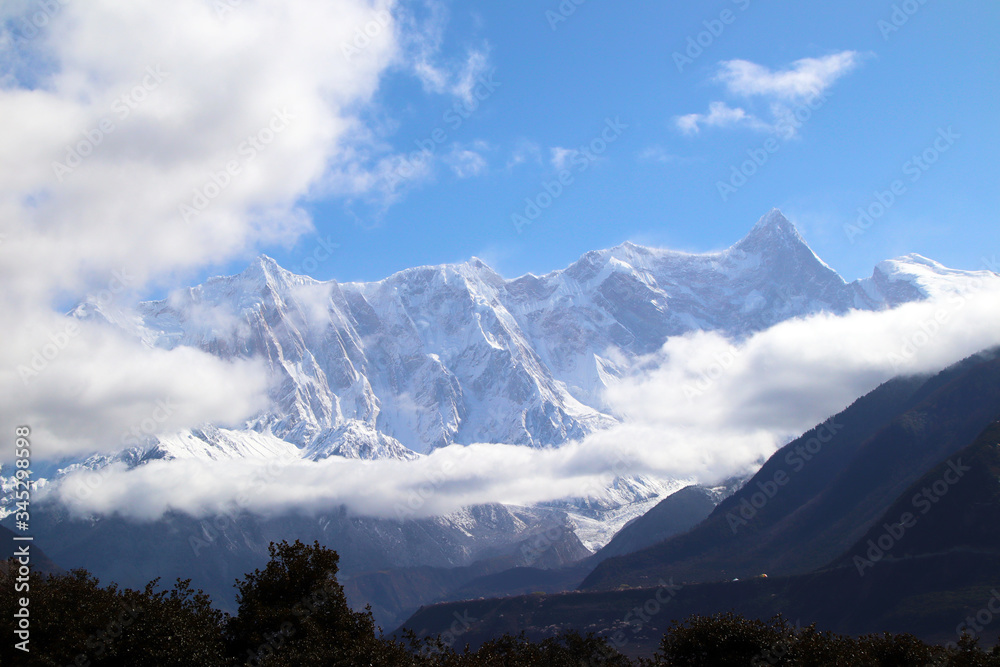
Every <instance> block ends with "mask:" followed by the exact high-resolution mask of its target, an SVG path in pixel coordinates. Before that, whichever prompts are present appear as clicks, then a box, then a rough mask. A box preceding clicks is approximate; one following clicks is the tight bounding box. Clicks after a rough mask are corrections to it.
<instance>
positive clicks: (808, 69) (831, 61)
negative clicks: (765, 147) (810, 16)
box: [674, 51, 861, 138]
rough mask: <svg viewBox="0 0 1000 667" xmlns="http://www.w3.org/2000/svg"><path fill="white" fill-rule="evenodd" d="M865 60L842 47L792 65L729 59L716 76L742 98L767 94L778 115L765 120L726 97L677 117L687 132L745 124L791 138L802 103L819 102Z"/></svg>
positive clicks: (774, 112)
mask: <svg viewBox="0 0 1000 667" xmlns="http://www.w3.org/2000/svg"><path fill="white" fill-rule="evenodd" d="M860 62H861V55H860V54H859V53H857V52H856V51H841V52H840V53H834V54H831V55H828V56H824V57H822V58H802V59H800V60H796V61H795V62H793V63H792V64H791V65H790V66H788V67H786V68H784V69H779V70H771V69H770V68H768V67H765V66H763V65H759V64H757V63H753V62H750V61H748V60H739V59H737V60H726V61H723V62H721V63H719V68H718V70H717V72H716V74H715V76H714V77H713V81H715V82H716V83H721V84H722V85H723V86H724V87H725V89H726V91H727V92H728V93H729V94H730V95H732V96H734V97H737V98H742V99H745V100H748V101H749V100H752V99H753V98H761V99H762V100H763V101H764V102H765V103H767V105H768V109H769V112H770V114H771V116H772V118H771V119H770V120H769V121H765V120H762V119H761V118H759V117H758V116H756V115H754V114H752V113H750V112H748V111H746V110H745V109H743V108H741V107H730V106H729V105H727V104H726V103H725V102H722V101H714V102H710V103H709V105H708V106H709V108H708V113H704V114H699V113H690V114H685V115H682V116H677V117H676V118H675V119H674V122H675V124H676V125H677V128H678V129H679V130H681V132H683V133H685V134H697V133H698V132H699V130H700V129H701V127H703V126H704V127H744V128H747V129H751V130H755V131H761V132H776V133H778V134H780V135H783V136H785V137H786V138H787V137H791V136H794V135H795V134H796V133H797V130H798V125H797V124H796V123H791V122H789V119H792V118H794V112H795V110H796V108H797V107H801V106H803V105H813V106H815V105H816V101H817V100H821V99H823V97H824V95H826V94H828V91H829V89H830V87H831V86H833V84H834V83H835V82H836V81H837V80H838V79H840V78H841V77H843V76H844V75H845V74H847V73H848V72H850V71H851V70H853V69H855V68H856V67H857V66H858V65H859V64H860Z"/></svg>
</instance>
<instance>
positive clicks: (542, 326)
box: [73, 209, 975, 463]
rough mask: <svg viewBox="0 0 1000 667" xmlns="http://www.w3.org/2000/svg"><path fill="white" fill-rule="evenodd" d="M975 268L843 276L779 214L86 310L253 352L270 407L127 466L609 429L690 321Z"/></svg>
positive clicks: (935, 282)
mask: <svg viewBox="0 0 1000 667" xmlns="http://www.w3.org/2000/svg"><path fill="white" fill-rule="evenodd" d="M974 275H975V274H973V273H970V272H963V271H953V270H950V269H947V268H945V267H943V266H941V265H940V264H937V263H935V262H932V261H930V260H927V259H925V258H923V257H920V256H918V255H910V256H906V257H902V258H899V259H896V260H891V261H887V262H883V263H881V264H879V265H878V267H876V269H875V271H874V273H873V275H872V276H871V277H870V278H868V279H865V280H861V281H855V282H853V283H847V282H845V281H844V280H843V279H842V278H841V277H840V276H839V275H838V274H837V273H836V272H835V271H834V270H833V269H831V268H830V267H829V266H827V265H826V264H825V263H824V262H822V261H821V260H820V259H819V258H818V257H817V256H816V255H815V253H813V252H812V250H811V249H810V248H809V247H808V245H807V244H806V243H805V241H804V240H803V239H802V237H801V236H800V235H799V233H798V231H797V230H796V229H795V227H794V225H792V223H791V222H789V221H788V220H787V219H786V218H785V217H784V216H783V215H782V214H781V213H780V212H779V211H778V210H776V209H775V210H772V211H771V212H770V213H768V214H767V215H765V216H764V217H762V218H761V219H760V221H759V222H758V223H757V224H756V225H755V226H754V227H753V229H752V230H751V232H750V233H749V234H748V235H747V236H746V238H744V239H743V240H741V241H739V242H738V243H736V244H735V245H733V246H732V247H730V248H728V249H726V250H723V251H721V252H715V253H706V254H690V253H683V252H676V251H671V250H663V249H656V248H648V247H643V246H638V245H635V244H632V243H624V244H622V245H619V246H617V247H615V248H611V249H609V250H601V251H594V252H590V253H587V254H586V255H584V256H583V257H581V258H580V259H579V260H578V261H577V262H575V263H573V264H572V265H570V266H569V267H567V268H566V269H563V270H560V271H554V272H552V273H549V274H547V275H543V276H534V275H530V274H529V275H525V276H522V277H520V278H516V279H513V280H505V279H504V278H502V277H501V276H500V275H498V274H497V273H496V272H495V271H493V270H492V269H491V268H490V267H489V266H487V265H486V264H485V263H483V262H482V261H480V260H479V259H475V258H474V259H472V260H470V261H468V262H465V263H463V264H455V265H442V266H430V267H418V268H413V269H408V270H405V271H401V272H399V273H397V274H395V275H392V276H390V277H388V278H386V279H384V280H381V281H378V282H373V283H338V282H336V281H327V282H319V281H316V280H313V279H312V278H309V277H306V276H299V275H295V274H292V273H290V272H288V271H286V270H284V269H282V268H281V267H280V266H278V264H277V263H276V262H275V261H274V260H273V259H271V258H269V257H267V256H260V257H258V258H257V259H256V260H255V261H254V262H253V263H252V264H251V265H250V266H249V267H248V268H247V269H246V270H245V271H243V272H242V273H240V274H238V275H234V276H228V277H217V278H211V279H209V280H208V281H207V282H205V283H204V284H203V285H199V286H197V287H192V288H189V289H185V290H181V291H178V292H175V293H173V294H171V296H170V297H169V298H167V299H164V300H160V301H150V302H145V303H141V304H139V306H138V307H137V308H136V309H135V310H134V311H130V312H106V311H104V310H102V309H101V308H100V307H99V306H97V305H95V304H90V303H85V304H82V305H81V306H79V307H78V308H77V309H76V310H75V311H74V313H73V314H74V315H75V316H76V317H80V318H96V319H103V320H105V321H107V323H108V324H109V325H110V326H115V327H119V328H121V329H123V330H124V331H126V332H128V333H129V334H131V335H133V336H135V337H137V338H139V339H141V340H143V341H144V342H146V343H147V344H149V345H152V346H160V347H166V348H171V347H175V346H178V345H189V346H195V347H198V348H200V349H202V350H206V351H208V352H210V353H212V354H215V355H217V356H219V357H222V358H235V357H243V358H250V357H258V358H262V359H264V360H266V362H267V363H268V365H269V366H270V369H271V371H272V373H273V375H274V378H275V381H274V383H273V388H272V390H271V395H270V398H271V401H272V406H271V408H270V409H269V410H267V411H266V412H264V413H262V414H260V415H259V416H258V417H257V418H255V419H254V420H253V421H252V422H251V423H249V424H247V425H245V426H244V427H241V428H237V429H224V428H217V427H214V426H206V427H204V428H201V429H197V430H192V431H189V432H184V433H179V434H173V435H170V436H164V437H160V438H155V439H151V440H150V441H149V442H148V443H147V445H146V446H144V447H142V448H141V449H140V450H138V451H131V452H128V453H127V454H125V455H124V456H126V457H127V459H128V460H129V462H132V463H136V462H141V461H142V460H145V459H148V458H163V457H166V458H173V457H211V458H219V457H231V456H232V457H238V456H245V455H248V452H249V453H252V454H254V455H261V454H263V455H265V456H266V455H271V454H274V455H279V454H283V453H288V452H293V453H297V454H298V455H300V456H303V457H306V458H310V459H321V458H325V457H328V456H334V455H337V456H348V457H357V458H399V459H405V458H410V457H413V456H415V453H424V452H428V451H430V450H432V449H434V448H437V447H443V446H447V445H450V444H454V443H458V444H469V443H473V442H486V443H491V442H492V443H512V444H521V445H529V446H535V447H544V446H553V445H556V446H557V445H559V444H561V443H563V442H566V441H567V440H571V439H576V438H580V437H582V436H585V435H586V434H588V433H591V432H593V431H596V430H599V429H603V428H606V427H608V426H610V425H612V424H614V423H615V422H616V420H617V416H616V415H615V414H612V413H611V411H610V410H609V408H608V406H607V405H606V404H605V402H604V401H603V398H602V397H603V393H604V389H605V388H606V387H607V386H608V385H609V384H611V383H613V382H615V380H616V378H619V377H621V376H622V375H624V374H626V373H628V372H629V370H630V363H631V361H632V360H633V359H635V358H636V357H637V356H638V355H642V354H645V353H649V352H651V351H653V350H656V349H657V348H658V347H660V346H661V345H662V344H663V343H664V341H665V340H666V339H667V338H668V337H669V336H675V335H679V334H683V333H686V332H689V331H693V330H714V331H720V332H723V333H725V334H727V335H730V336H733V337H737V338H739V337H742V336H746V335H748V334H751V333H753V332H756V331H760V330H762V329H765V328H767V327H769V326H771V325H773V324H775V323H777V322H780V321H783V320H786V319H788V318H792V317H796V316H802V315H806V314H810V313H815V312H819V311H827V312H834V313H842V312H845V311H847V310H849V309H852V308H856V309H865V310H873V309H881V308H887V307H892V306H896V305H899V304H901V303H905V302H907V301H913V300H918V299H922V298H925V297H927V296H929V295H930V294H932V293H935V292H938V291H941V290H948V289H954V288H955V287H956V286H959V285H960V284H961V283H963V282H965V281H968V280H969V279H971V277H974Z"/></svg>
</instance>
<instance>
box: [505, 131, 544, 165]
mask: <svg viewBox="0 0 1000 667" xmlns="http://www.w3.org/2000/svg"><path fill="white" fill-rule="evenodd" d="M526 162H534V163H535V164H541V163H542V149H541V147H540V146H539V145H538V144H536V143H535V142H533V141H530V140H528V139H523V138H522V139H518V141H517V143H516V144H515V146H514V150H513V152H512V153H511V154H510V158H509V159H508V160H507V165H506V167H507V169H512V168H514V167H516V166H517V165H519V164H524V163H526Z"/></svg>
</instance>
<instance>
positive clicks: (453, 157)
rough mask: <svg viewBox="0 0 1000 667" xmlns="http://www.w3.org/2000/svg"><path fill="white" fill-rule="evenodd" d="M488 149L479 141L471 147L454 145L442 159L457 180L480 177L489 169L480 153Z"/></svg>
mask: <svg viewBox="0 0 1000 667" xmlns="http://www.w3.org/2000/svg"><path fill="white" fill-rule="evenodd" d="M488 148H489V147H488V146H487V145H486V144H485V143H484V142H481V141H477V142H475V143H473V145H472V146H471V147H465V146H461V145H457V144H456V145H455V146H452V149H451V151H450V152H449V153H448V154H447V155H446V156H445V157H444V161H445V163H446V164H447V165H448V166H449V167H450V168H451V171H452V173H453V174H455V176H457V177H458V178H472V177H473V176H480V175H482V174H483V173H485V172H486V170H487V169H488V168H489V165H488V164H487V162H486V158H485V157H483V155H482V151H485V150H487V149H488Z"/></svg>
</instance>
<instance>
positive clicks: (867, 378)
mask: <svg viewBox="0 0 1000 667" xmlns="http://www.w3.org/2000/svg"><path fill="white" fill-rule="evenodd" d="M978 281H979V283H980V284H979V285H978V286H977V287H976V289H975V290H971V288H970V291H964V292H962V291H950V292H943V293H942V294H940V295H939V296H937V297H935V298H933V299H930V300H927V301H924V302H919V303H913V304H908V305H904V306H901V307H899V308H896V309H893V310H888V311H881V312H861V311H858V312H851V313H848V314H846V315H840V316H836V315H828V314H820V315H815V316H812V317H807V318H802V319H796V320H790V321H787V322H784V323H781V324H778V325H776V326H774V327H772V328H770V329H768V330H766V331H762V332H760V333H758V334H756V335H753V336H751V337H749V338H747V339H746V340H743V341H732V340H729V339H727V338H725V337H724V336H722V335H720V334H717V333H709V332H697V333H692V334H689V335H685V336H679V337H675V338H671V339H669V340H668V341H667V342H666V344H665V345H664V346H663V348H662V349H661V350H659V351H658V352H657V353H655V354H652V355H650V356H648V357H646V358H643V359H641V360H639V361H638V363H637V364H636V366H635V369H634V372H633V373H632V374H631V375H629V376H628V377H626V378H625V379H623V380H622V381H621V382H620V383H619V384H617V385H615V386H613V387H611V388H610V389H609V390H608V392H607V396H606V399H607V402H608V404H609V405H610V406H611V407H612V409H613V410H614V411H615V412H616V413H617V414H618V415H620V416H621V417H622V424H621V425H619V426H617V427H614V428H611V429H608V430H606V431H602V432H599V433H595V434H593V435H591V436H589V437H588V438H586V439H584V440H582V441H580V442H572V443H569V444H567V445H565V446H563V447H560V448H558V449H530V448H526V447H519V446H511V445H504V444H479V445H472V446H469V447H461V446H452V447H448V448H446V449H441V450H437V451H435V452H433V453H432V454H430V455H428V456H423V457H421V458H419V459H418V460H417V461H413V462H399V461H374V462H372V461H352V460H343V459H339V460H327V461H322V462H318V463H311V462H303V461H298V460H294V461H291V462H287V463H284V464H280V465H275V464H273V463H272V464H265V463H263V462H251V461H242V462H236V463H231V462H229V463H220V462H211V463H205V462H201V461H197V462H195V461H176V462H157V463H155V464H147V465H144V466H140V467H139V468H136V469H134V470H131V471H128V470H125V469H124V468H119V469H115V470H112V471H107V472H104V473H85V472H81V473H76V474H75V475H71V476H69V477H68V478H67V479H66V480H65V481H64V482H63V483H62V484H59V485H53V486H52V487H51V489H50V490H49V491H48V493H50V494H52V495H51V496H50V497H52V498H58V499H60V500H61V501H63V502H65V503H66V504H68V505H69V506H70V507H72V508H73V509H74V511H76V512H78V513H81V514H87V513H94V512H115V511H118V512H128V513H131V514H132V515H133V516H136V517H138V518H147V519H148V518H155V517H157V516H159V515H160V514H162V513H163V512H165V511H167V510H170V509H173V510H178V511H184V512H189V513H192V514H194V515H203V514H211V513H215V512H219V511H229V510H231V508H232V507H233V503H236V506H238V507H239V508H240V509H245V510H247V511H253V512H259V513H265V514H266V513H269V512H280V511H289V510H299V511H325V510H327V509H330V508H332V507H335V506H339V505H346V506H347V507H348V508H349V509H350V511H352V512H355V513H358V514H368V515H374V516H386V517H397V518H403V517H408V516H427V515H436V514H444V513H447V512H451V511H454V510H457V509H459V508H461V507H464V506H468V505H470V504H476V503H484V502H506V503H514V504H530V503H536V502H543V501H548V500H555V499H560V498H566V497H599V496H600V495H601V494H602V493H603V492H604V490H605V489H606V488H607V486H608V484H609V482H610V481H611V480H612V479H614V478H615V477H616V476H630V475H649V476H653V477H655V478H658V479H664V480H673V481H674V482H676V483H677V484H680V483H683V482H689V481H699V482H702V483H714V482H718V481H720V480H722V479H724V478H726V477H728V476H730V475H733V474H743V473H746V472H749V471H752V470H753V469H755V468H756V466H758V465H759V464H760V463H761V462H762V461H763V460H764V459H765V458H766V457H767V456H769V455H770V454H771V453H773V452H774V451H775V450H776V449H777V448H778V447H780V446H781V445H782V444H784V443H785V442H787V441H788V440H789V439H791V438H792V437H794V436H796V435H798V434H800V433H802V432H804V431H806V430H808V429H809V428H811V427H812V426H814V425H816V424H818V423H820V422H822V421H824V420H826V419H827V418H828V417H830V416H831V415H833V414H835V413H836V412H838V411H840V410H841V409H843V408H844V407H846V406H847V405H849V404H850V403H851V402H852V401H853V400H854V399H855V398H857V397H858V396H861V395H863V394H864V393H866V392H868V391H870V390H872V389H874V388H875V387H876V386H878V384H880V383H882V382H884V381H886V380H888V379H890V378H892V377H894V376H896V375H901V374H919V373H933V372H935V371H938V370H940V369H941V368H943V367H945V366H947V365H949V364H951V363H953V362H955V361H958V360H960V359H962V358H964V357H966V356H969V355H971V354H974V353H976V352H978V351H981V350H983V349H986V348H989V347H992V346H996V345H998V344H1000V332H998V331H997V329H996V326H995V320H996V312H998V309H1000V277H997V276H990V275H989V274H986V273H982V274H980V276H979V278H978ZM268 466H270V467H268ZM95 476H96V477H95ZM248 480H250V481H248ZM251 484H252V486H253V493H247V488H248V485H251ZM241 494H242V496H243V499H242V500H240V501H237V500H236V499H237V498H238V497H239V496H240V495H241ZM123 508H127V509H123ZM227 508H228V509H227Z"/></svg>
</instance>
